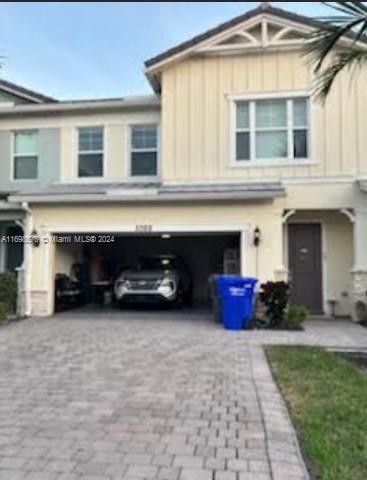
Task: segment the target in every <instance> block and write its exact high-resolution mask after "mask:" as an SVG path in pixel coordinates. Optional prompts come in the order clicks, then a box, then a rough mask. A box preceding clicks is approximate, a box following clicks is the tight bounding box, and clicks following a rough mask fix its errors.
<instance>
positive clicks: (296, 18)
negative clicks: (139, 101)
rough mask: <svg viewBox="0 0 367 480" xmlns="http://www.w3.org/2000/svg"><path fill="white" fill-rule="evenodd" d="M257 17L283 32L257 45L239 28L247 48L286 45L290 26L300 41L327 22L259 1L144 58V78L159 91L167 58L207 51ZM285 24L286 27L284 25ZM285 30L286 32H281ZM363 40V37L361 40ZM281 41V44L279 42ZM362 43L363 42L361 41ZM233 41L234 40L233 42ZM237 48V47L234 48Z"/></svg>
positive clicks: (294, 44) (283, 46) (167, 61)
mask: <svg viewBox="0 0 367 480" xmlns="http://www.w3.org/2000/svg"><path fill="white" fill-rule="evenodd" d="M257 17H259V23H260V22H261V18H262V17H263V18H266V19H272V20H273V21H274V22H279V23H281V24H283V25H284V26H285V28H284V29H283V32H280V34H279V35H277V36H276V37H277V38H276V40H277V41H276V43H274V44H273V45H271V44H266V45H265V47H264V45H261V44H260V43H258V44H257V45H256V44H255V42H252V43H251V35H248V33H247V32H246V31H244V32H241V31H240V32H239V34H240V35H241V36H242V37H243V38H246V37H247V40H248V48H252V49H255V48H256V47H257V48H268V49H270V48H286V42H285V41H284V40H285V38H286V35H287V34H289V33H290V30H294V31H297V30H298V33H300V32H302V31H303V36H304V37H303V42H304V41H305V39H306V38H307V36H308V34H309V33H310V32H311V31H312V30H314V29H319V28H321V27H323V28H325V25H328V23H327V22H324V21H320V20H315V19H313V18H310V17H307V16H304V15H299V14H297V13H293V12H290V11H287V10H283V9H281V8H276V7H273V6H271V5H270V3H268V2H263V3H262V4H261V6H259V7H258V8H255V9H253V10H250V11H249V12H247V13H245V14H243V15H240V16H238V17H235V18H233V19H232V20H230V21H228V22H225V23H222V24H220V25H218V26H216V27H215V28H212V29H210V30H208V31H206V32H205V33H202V34H201V35H197V36H195V37H193V38H191V39H190V40H188V41H186V42H183V43H181V44H179V45H177V46H175V47H173V48H170V49H169V50H167V51H165V52H163V53H161V54H160V55H157V56H155V57H153V58H151V59H149V60H147V61H146V62H145V66H146V72H147V75H148V78H149V80H150V82H151V83H152V85H153V88H154V89H155V90H156V91H159V87H160V85H159V84H160V79H159V72H160V70H161V69H163V66H165V65H167V64H169V63H170V62H173V61H178V59H181V58H184V57H185V56H188V55H189V54H195V53H197V54H198V53H199V54H205V53H208V49H207V46H208V45H210V44H211V43H212V42H214V41H215V39H217V38H218V39H221V38H223V37H224V36H225V35H226V33H227V32H228V34H230V33H231V32H234V33H235V32H236V30H237V29H241V28H242V27H241V26H242V24H244V25H251V28H252V20H253V21H254V22H256V20H257ZM287 25H289V26H290V28H286V26H287ZM329 26H330V28H333V27H332V25H331V24H329ZM286 30H287V33H284V32H285V31H286ZM346 36H347V37H352V38H355V36H354V35H353V34H349V35H346ZM280 38H281V39H282V40H283V42H279V41H278V40H279V39H280ZM361 42H363V39H362V40H361ZM281 43H283V45H281ZM363 43H365V42H363ZM233 45H234V44H233ZM289 45H292V40H289V41H288V46H289ZM300 45H301V37H300V40H299V43H298V48H299V46H300ZM295 46H296V42H295V41H294V40H293V47H295ZM226 48H227V49H228V52H229V51H230V50H229V45H228V46H226ZM214 50H215V49H212V52H211V53H212V54H213V53H215V51H214ZM217 51H218V52H219V48H217ZM238 51H239V50H238Z"/></svg>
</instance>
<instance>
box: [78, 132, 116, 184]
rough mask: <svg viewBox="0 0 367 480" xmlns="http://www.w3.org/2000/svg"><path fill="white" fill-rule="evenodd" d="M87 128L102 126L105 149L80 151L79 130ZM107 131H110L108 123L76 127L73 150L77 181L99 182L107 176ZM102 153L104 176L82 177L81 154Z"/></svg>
mask: <svg viewBox="0 0 367 480" xmlns="http://www.w3.org/2000/svg"><path fill="white" fill-rule="evenodd" d="M86 128H102V130H103V150H102V151H97V150H95V151H90V152H80V151H79V130H82V129H86ZM107 133H108V128H107V125H105V124H104V125H101V124H100V123H99V124H88V125H87V124H85V125H84V124H83V125H78V126H76V127H75V129H74V141H73V152H74V158H75V161H74V168H73V170H74V172H73V174H74V177H75V179H76V181H77V182H80V183H95V182H98V181H100V180H102V179H105V178H106V173H107V154H106V151H107V149H106V146H107ZM94 153H95V154H102V176H100V177H80V176H79V155H83V154H84V155H87V154H94Z"/></svg>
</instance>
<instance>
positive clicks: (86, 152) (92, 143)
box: [78, 127, 104, 177]
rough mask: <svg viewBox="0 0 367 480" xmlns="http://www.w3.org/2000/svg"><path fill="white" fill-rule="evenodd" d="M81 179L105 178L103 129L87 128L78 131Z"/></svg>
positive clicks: (79, 172)
mask: <svg viewBox="0 0 367 480" xmlns="http://www.w3.org/2000/svg"><path fill="white" fill-rule="evenodd" d="M78 137H79V138H78V140H79V150H78V175H79V177H103V156H104V153H103V150H104V148H103V147H104V132H103V127H86V128H79V130H78Z"/></svg>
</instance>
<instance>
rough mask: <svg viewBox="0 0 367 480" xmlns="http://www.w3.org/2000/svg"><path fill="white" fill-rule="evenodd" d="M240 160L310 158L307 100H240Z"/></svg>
mask: <svg viewBox="0 0 367 480" xmlns="http://www.w3.org/2000/svg"><path fill="white" fill-rule="evenodd" d="M235 109H236V132H235V137H236V138H235V145H236V148H235V151H236V161H237V162H246V161H261V160H279V161H282V160H289V161H292V160H295V159H299V160H300V159H303V160H305V159H308V158H309V113H308V112H309V101H308V99H307V98H294V99H272V100H256V101H238V102H236V103H235Z"/></svg>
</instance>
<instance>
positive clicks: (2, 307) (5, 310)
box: [0, 302, 9, 325]
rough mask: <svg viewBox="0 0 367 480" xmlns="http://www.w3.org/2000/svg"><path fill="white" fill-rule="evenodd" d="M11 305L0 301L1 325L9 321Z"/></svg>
mask: <svg viewBox="0 0 367 480" xmlns="http://www.w3.org/2000/svg"><path fill="white" fill-rule="evenodd" d="M8 315H9V306H8V305H7V304H6V303H1V302H0V325H1V324H5V323H8Z"/></svg>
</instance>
